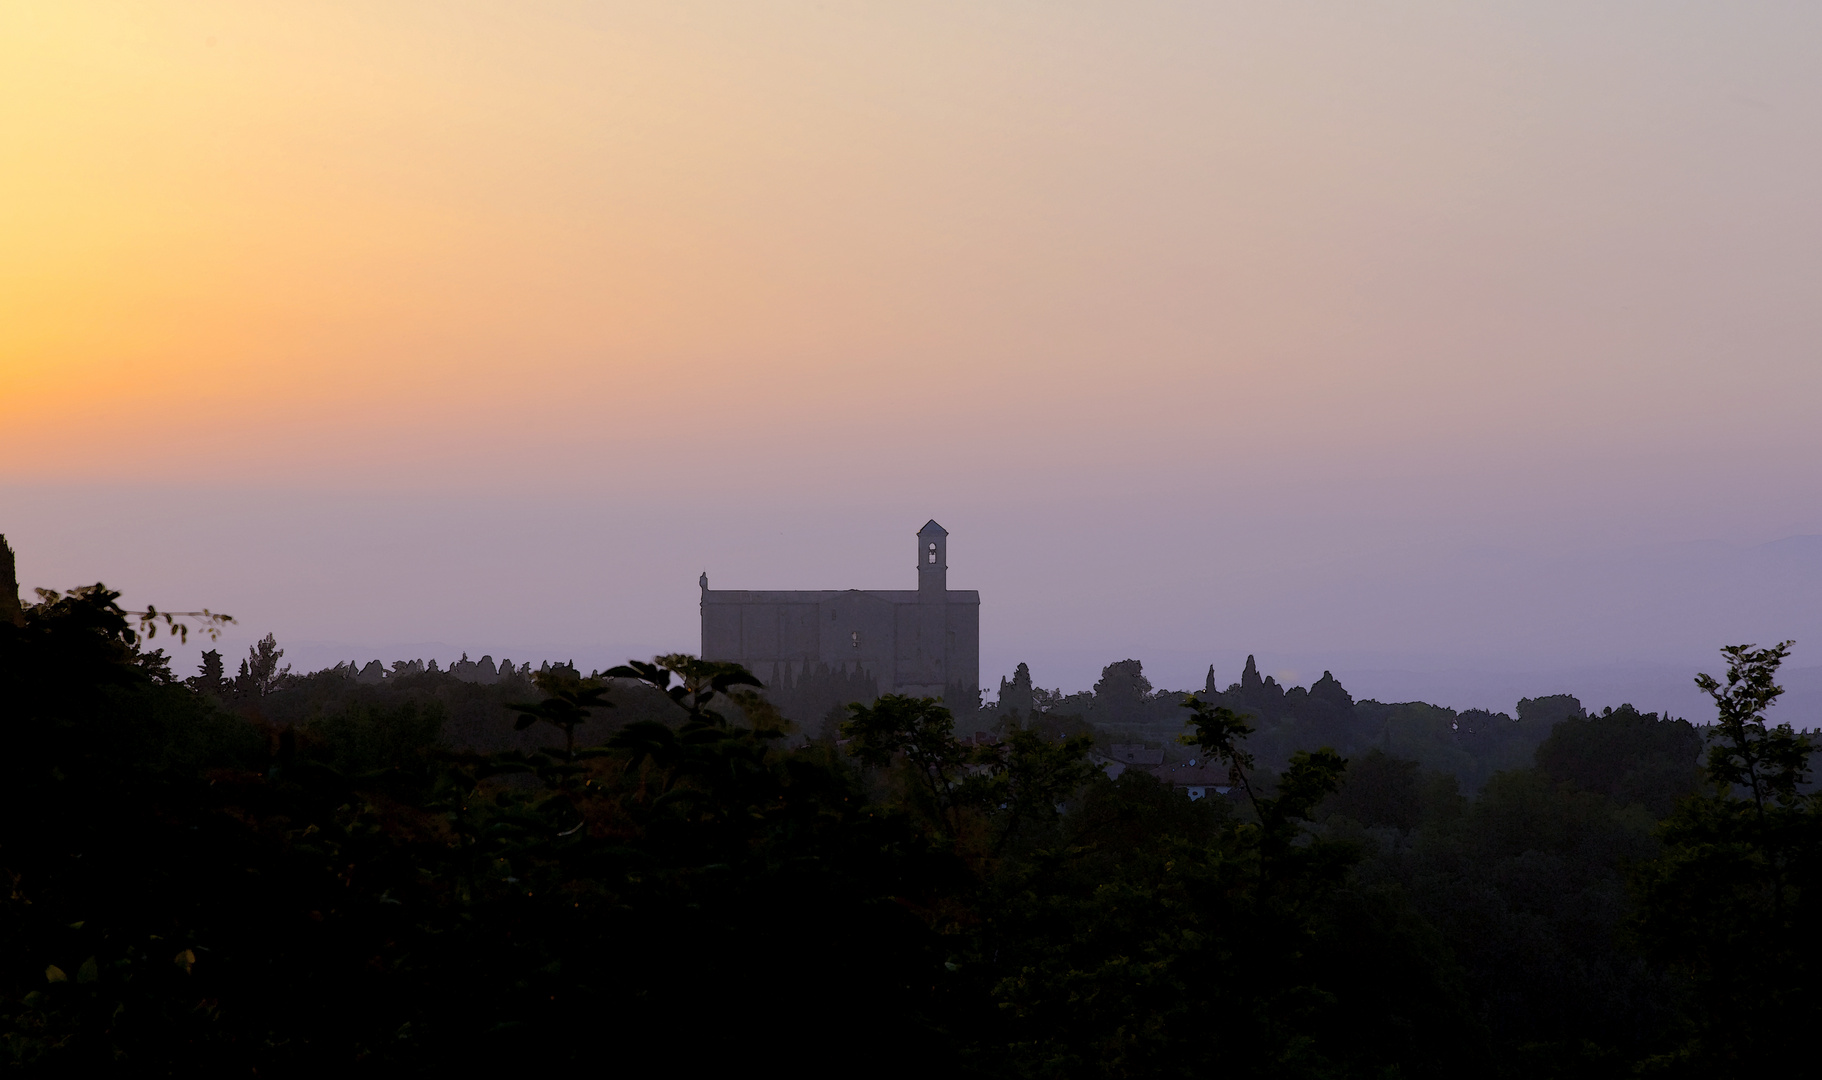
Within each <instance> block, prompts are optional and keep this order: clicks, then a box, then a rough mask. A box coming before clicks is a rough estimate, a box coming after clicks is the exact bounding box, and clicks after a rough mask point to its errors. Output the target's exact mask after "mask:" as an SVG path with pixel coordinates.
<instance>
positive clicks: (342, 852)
mask: <svg viewBox="0 0 1822 1080" xmlns="http://www.w3.org/2000/svg"><path fill="white" fill-rule="evenodd" d="M118 600H119V598H118V595H117V594H116V593H114V592H113V591H111V590H108V589H106V588H104V587H102V586H99V585H96V586H91V587H87V588H83V589H77V590H74V591H72V592H71V593H68V594H64V595H57V594H47V595H44V596H43V597H41V599H40V602H38V603H35V604H31V605H22V606H19V607H17V608H14V609H11V610H10V611H0V708H3V710H4V711H3V712H0V800H3V803H0V871H3V872H4V875H5V877H4V879H0V884H4V885H5V886H6V887H7V890H8V891H7V898H6V899H5V901H4V904H3V905H0V910H3V911H4V921H3V922H0V943H3V948H0V958H3V959H4V963H5V970H4V981H3V982H0V1053H3V1054H4V1058H3V1060H5V1061H6V1062H7V1063H8V1064H9V1065H15V1066H23V1067H36V1068H41V1069H50V1068H66V1069H67V1068H81V1069H87V1070H90V1071H101V1070H108V1069H112V1070H115V1071H119V1072H123V1073H133V1074H143V1073H153V1072H158V1073H175V1072H183V1073H186V1074H199V1073H200V1074H214V1073H237V1074H245V1075H254V1074H258V1075H275V1074H277V1075H292V1074H296V1075H306V1074H311V1075H314V1074H321V1073H324V1072H327V1071H329V1070H349V1069H361V1070H372V1071H387V1072H400V1071H403V1072H418V1071H430V1070H432V1069H445V1068H460V1067H468V1068H474V1067H476V1066H480V1065H486V1066H510V1067H513V1068H515V1069H534V1068H547V1067H550V1066H552V1065H572V1066H581V1065H588V1066H591V1067H596V1068H600V1067H605V1064H606V1063H612V1062H616V1061H630V1062H647V1061H658V1062H661V1063H663V1064H662V1065H661V1067H664V1068H667V1069H674V1070H685V1071H691V1072H705V1071H709V1070H724V1069H741V1070H751V1069H753V1068H755V1067H778V1068H788V1069H795V1070H798V1071H807V1072H809V1073H812V1074H822V1073H827V1072H833V1071H835V1070H837V1069H839V1070H841V1071H842V1072H843V1073H853V1072H857V1071H859V1072H865V1073H872V1074H886V1075H902V1074H913V1073H915V1074H918V1075H980V1076H994V1077H1009V1076H1014V1077H1016V1076H1029V1077H1077V1076H1109V1077H1114V1076H1118V1077H1156V1076H1175V1075H1185V1076H1187V1075H1208V1074H1211V1073H1222V1074H1226V1075H1234V1076H1248V1077H1251V1076H1261V1077H1263V1076H1271V1077H1280V1076H1283V1077H1354V1076H1360V1077H1367V1076H1372V1077H1388V1076H1406V1077H1420V1076H1437V1077H1441V1076H1451V1077H1453V1076H1459V1075H1464V1074H1472V1075H1492V1076H1525V1077H1531V1076H1590V1077H1592V1076H1623V1075H1633V1074H1635V1073H1636V1072H1639V1071H1643V1072H1646V1073H1651V1074H1659V1073H1661V1074H1664V1075H1685V1074H1687V1075H1698V1074H1699V1075H1717V1074H1718V1075H1743V1074H1745V1073H1747V1072H1756V1071H1759V1070H1762V1069H1765V1068H1769V1067H1773V1066H1776V1065H1780V1064H1782V1063H1784V1062H1787V1061H1790V1060H1794V1055H1796V1054H1798V1053H1800V1052H1807V1050H1808V1043H1809V1040H1810V1038H1811V1036H1810V1030H1811V1029H1810V1028H1809V1027H1808V1026H1807V1024H1806V1023H1805V1021H1807V1020H1811V1019H1814V1018H1815V1017H1816V1016H1817V1009H1818V997H1817V995H1816V993H1815V990H1814V982H1813V976H1812V972H1811V971H1810V966H1811V965H1812V963H1813V960H1814V956H1815V949H1814V946H1813V939H1812V937H1811V927H1813V926H1814V925H1815V924H1816V923H1815V916H1816V914H1817V912H1816V898H1817V896H1818V895H1822V894H1819V893H1818V892H1817V889H1816V882H1815V877H1816V873H1817V868H1818V866H1819V865H1822V847H1819V845H1818V840H1822V831H1819V830H1818V829H1817V826H1816V822H1817V813H1816V811H1817V806H1816V802H1815V798H1816V797H1815V796H1814V795H1813V794H1811V793H1810V792H1809V785H1808V776H1807V762H1808V754H1809V752H1810V746H1809V744H1808V741H1807V738H1806V737H1805V736H1803V735H1801V734H1799V733H1796V732H1793V731H1791V730H1790V729H1789V728H1788V727H1782V726H1778V727H1774V726H1769V725H1768V724H1767V723H1766V722H1765V711H1766V709H1767V708H1769V707H1770V706H1771V705H1772V704H1773V703H1774V702H1775V700H1776V697H1777V694H1778V690H1777V687H1776V683H1775V675H1776V671H1777V667H1778V664H1779V662H1780V661H1781V660H1782V659H1783V657H1784V655H1785V652H1786V648H1787V646H1783V645H1780V646H1774V647H1772V648H1769V649H1756V648H1750V647H1744V646H1742V647H1737V648H1732V649H1730V650H1727V656H1726V660H1727V663H1728V670H1727V674H1726V676H1725V677H1724V678H1723V679H1720V680H1709V681H1707V682H1706V683H1704V686H1705V687H1706V688H1707V689H1709V691H1710V692H1711V693H1712V694H1713V695H1714V697H1715V700H1716V701H1717V704H1718V706H1719V709H1720V722H1719V723H1718V724H1716V725H1713V726H1711V727H1709V728H1706V729H1697V728H1694V727H1692V726H1691V725H1689V724H1687V723H1685V722H1683V721H1679V720H1671V719H1666V718H1663V717H1659V716H1655V715H1653V714H1649V713H1639V712H1637V711H1636V710H1633V709H1630V708H1620V709H1610V710H1603V711H1602V712H1600V713H1598V714H1588V713H1585V712H1583V711H1582V710H1581V709H1580V707H1579V705H1572V704H1571V703H1570V702H1568V701H1566V700H1561V699H1558V700H1554V701H1551V700H1549V699H1539V700H1540V701H1541V702H1543V703H1542V704H1535V703H1534V705H1535V710H1536V711H1533V709H1531V708H1526V709H1521V715H1520V716H1519V717H1518V718H1516V719H1513V718H1502V717H1498V716H1494V717H1490V718H1489V717H1481V716H1476V715H1473V714H1449V713H1448V711H1447V710H1435V711H1434V715H1431V714H1429V713H1423V712H1422V711H1421V710H1417V709H1416V707H1414V706H1379V705H1376V704H1375V703H1371V702H1354V701H1352V699H1351V698H1350V697H1348V695H1347V694H1346V692H1345V691H1344V690H1342V689H1341V688H1340V686H1339V684H1337V683H1335V681H1334V680H1333V678H1332V677H1328V676H1325V678H1324V680H1322V681H1321V682H1319V683H1317V684H1316V686H1313V687H1311V688H1309V689H1308V690H1301V689H1294V688H1293V689H1290V690H1286V689H1283V688H1277V687H1276V686H1275V684H1272V683H1270V682H1269V681H1268V680H1262V679H1258V678H1257V672H1256V671H1254V670H1253V669H1252V667H1251V665H1250V664H1249V667H1248V672H1247V673H1246V674H1244V675H1243V676H1242V678H1241V680H1240V681H1239V682H1238V683H1235V684H1233V685H1232V686H1230V687H1227V688H1223V689H1219V690H1216V689H1215V688H1214V687H1213V683H1212V679H1211V683H1210V685H1209V686H1207V687H1205V688H1204V689H1203V691H1202V692H1201V693H1198V694H1194V695H1178V696H1177V700H1176V701H1175V702H1168V701H1165V700H1164V699H1163V698H1161V697H1160V696H1159V695H1157V694H1156V693H1155V692H1154V691H1152V690H1151V689H1150V688H1149V686H1147V685H1146V684H1145V683H1144V681H1143V674H1142V671H1141V670H1140V669H1139V667H1138V666H1137V665H1136V664H1131V665H1130V666H1125V667H1122V666H1121V665H1113V666H1110V668H1109V670H1108V673H1107V674H1106V675H1104V677H1103V679H1102V683H1101V685H1099V686H1097V688H1096V691H1095V692H1094V693H1093V694H1091V695H1088V696H1087V698H1086V699H1081V698H1077V699H1074V700H1072V698H1070V697H1065V696H1063V695H1060V694H1054V693H1046V692H1044V691H1041V690H1040V689H1038V688H1035V687H1030V685H1029V677H1028V674H1027V675H1023V676H1015V678H1014V679H1012V680H1008V684H1007V687H1006V688H1005V689H1003V690H1002V693H1001V695H1000V701H999V703H998V704H997V705H996V707H995V708H994V709H991V710H983V711H982V715H981V716H979V717H968V718H965V719H963V720H962V721H961V727H962V729H963V730H962V731H961V732H959V733H958V731H957V730H956V727H957V719H956V718H955V717H953V716H951V715H950V713H949V712H948V710H947V709H945V708H944V707H943V706H942V705H941V704H940V703H938V702H935V701H931V700H913V699H907V698H902V697H896V696H887V697H883V698H878V699H877V700H873V701H867V702H857V703H854V704H852V705H850V706H849V708H848V709H847V710H846V711H845V719H844V720H842V722H840V723H839V724H837V725H835V726H834V728H833V729H832V730H829V731H827V732H826V733H824V732H820V731H817V732H806V731H804V730H802V726H801V725H797V724H794V723H792V722H791V721H789V720H787V719H786V718H785V717H784V716H783V715H782V714H781V713H780V712H779V711H778V709H777V707H776V706H775V705H774V704H772V703H771V702H768V701H767V700H766V699H765V697H764V696H763V694H762V693H761V691H762V689H763V688H761V687H758V686H757V685H756V682H755V680H753V679H752V677H751V676H750V675H749V674H747V673H746V672H744V671H742V670H741V669H739V668H738V667H736V666H733V665H727V664H716V663H709V662H704V661H701V660H697V659H694V658H691V657H687V656H670V657H661V658H658V659H656V660H655V661H653V662H651V663H629V664H627V665H625V666H622V667H617V668H614V669H610V670H608V671H604V672H594V673H590V674H588V675H584V674H582V673H581V672H579V671H576V670H575V669H574V668H573V667H568V666H561V667H547V668H545V669H544V670H542V671H540V672H537V673H534V674H533V676H532V677H531V678H529V679H526V678H518V677H515V678H512V679H507V680H496V682H494V683H491V684H484V683H473V682H465V681H462V680H459V679H455V678H453V677H451V676H449V675H448V674H447V673H431V672H428V671H425V672H410V673H402V674H401V675H400V677H398V678H396V679H388V680H385V681H384V683H383V684H381V685H374V684H371V683H363V682H361V681H359V680H356V679H351V678H348V677H347V672H346V671H343V672H339V673H338V672H336V671H335V670H333V669H331V671H329V672H318V673H313V674H308V675H292V674H289V673H286V672H284V671H283V669H282V667H281V666H280V657H281V654H280V651H279V650H278V648H277V646H276V643H274V642H271V641H270V639H268V641H267V642H265V643H262V645H261V646H256V647H255V649H254V650H253V652H252V654H251V655H250V657H249V662H248V664H247V665H246V667H247V671H246V672H245V673H244V674H245V675H246V676H247V678H245V679H240V678H236V677H228V676H226V675H225V674H224V673H223V671H222V670H221V665H219V664H217V665H216V666H215V667H214V668H209V667H205V670H204V671H203V672H201V673H199V674H198V675H197V676H196V677H194V678H193V679H182V678H179V677H178V676H176V675H175V674H173V673H172V672H171V670H170V667H169V663H168V660H167V659H166V658H165V657H164V655H163V654H162V652H160V651H158V650H148V649H147V648H146V645H147V642H146V641H145V640H144V639H143V637H142V636H140V634H139V633H137V632H136V631H135V628H134V624H133V620H132V619H131V618H130V617H129V615H128V613H127V612H125V611H124V610H123V609H122V608H121V607H120V605H119V603H118ZM261 648H264V649H265V652H264V653H263V654H262V653H261V651H260V649H261ZM262 656H263V657H264V659H262ZM262 667H264V668H265V669H266V676H265V677H255V676H258V673H259V670H260V669H261V668H262ZM211 671H212V672H213V674H211ZM1167 708H1170V709H1174V710H1175V712H1174V713H1169V712H1166V709H1167ZM1425 708H1429V707H1425ZM1171 717H1174V718H1175V725H1174V727H1173V726H1172V724H1171V722H1170V718H1171ZM1445 718H1446V722H1445ZM1546 721H1548V722H1547V723H1546ZM1121 725H1124V727H1122V726H1121ZM1426 725H1427V726H1426ZM1492 725H1506V727H1494V726H1492ZM970 729H974V730H988V729H990V731H991V733H990V735H989V736H988V737H987V738H984V739H983V738H975V737H972V734H973V732H972V730H970ZM1489 729H1490V730H1489ZM1509 729H1510V730H1509ZM1443 730H1447V731H1448V732H1449V735H1448V737H1447V738H1446V739H1445V738H1443V737H1442V736H1441V735H1440V732H1441V731H1443ZM1133 731H1144V732H1150V731H1156V732H1157V733H1158V734H1159V736H1160V738H1162V737H1164V736H1166V735H1168V736H1169V740H1170V745H1171V747H1172V748H1173V753H1185V754H1193V755H1195V756H1197V757H1199V758H1200V759H1202V760H1203V761H1207V762H1215V763H1218V765H1219V766H1220V767H1222V768H1224V769H1226V770H1227V771H1228V773H1229V775H1230V776H1231V777H1232V779H1233V784H1232V786H1231V789H1230V792H1229V796H1228V797H1225V798H1214V797H1211V798H1203V799H1199V800H1191V799H1189V798H1187V797H1186V796H1184V795H1183V794H1182V793H1181V792H1180V791H1178V790H1175V789H1173V788H1171V787H1170V786H1168V785H1167V784H1166V783H1163V782H1160V780H1159V779H1158V778H1157V777H1156V776H1153V775H1151V774H1149V773H1147V772H1145V771H1144V770H1138V769H1134V770H1129V771H1126V772H1124V773H1122V774H1121V775H1120V776H1119V778H1118V779H1114V780H1110V779H1108V778H1107V776H1106V773H1105V772H1104V771H1103V770H1102V769H1101V768H1099V767H1098V766H1097V765H1096V764H1095V760H1094V757H1093V754H1094V751H1095V744H1096V740H1097V739H1100V740H1102V741H1103V742H1105V741H1107V740H1109V739H1111V738H1113V737H1115V736H1116V735H1117V736H1118V737H1119V738H1120V739H1128V737H1129V735H1130V733H1131V732H1133ZM1540 732H1541V734H1539V733H1540ZM964 735H966V736H969V737H966V738H964V737H962V736H964ZM1534 735H1535V737H1534ZM1309 739H1320V740H1322V741H1321V742H1320V743H1318V744H1316V745H1305V743H1306V742H1307V740H1309ZM1423 739H1431V740H1432V741H1436V742H1437V743H1438V746H1439V747H1440V749H1434V750H1433V749H1431V748H1427V747H1428V744H1427V743H1424V742H1423V741H1422V740H1423ZM1483 740H1484V741H1483ZM1515 746H1518V747H1528V750H1526V751H1525V752H1524V753H1522V754H1521V753H1520V751H1519V750H1517V749H1514V747H1515ZM1704 746H1705V747H1706V764H1705V766H1704V765H1703V764H1702V763H1701V761H1700V760H1699V755H1700V754H1701V753H1702V750H1703V747H1704ZM1413 747H1420V750H1418V751H1413V750H1412V748H1413ZM1445 751H1446V752H1445ZM1455 753H1459V754H1462V755H1466V759H1465V760H1464V759H1462V758H1457V757H1454V756H1452V755H1453V754H1455ZM767 1063H770V1065H769V1066H768V1065H767Z"/></svg>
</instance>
